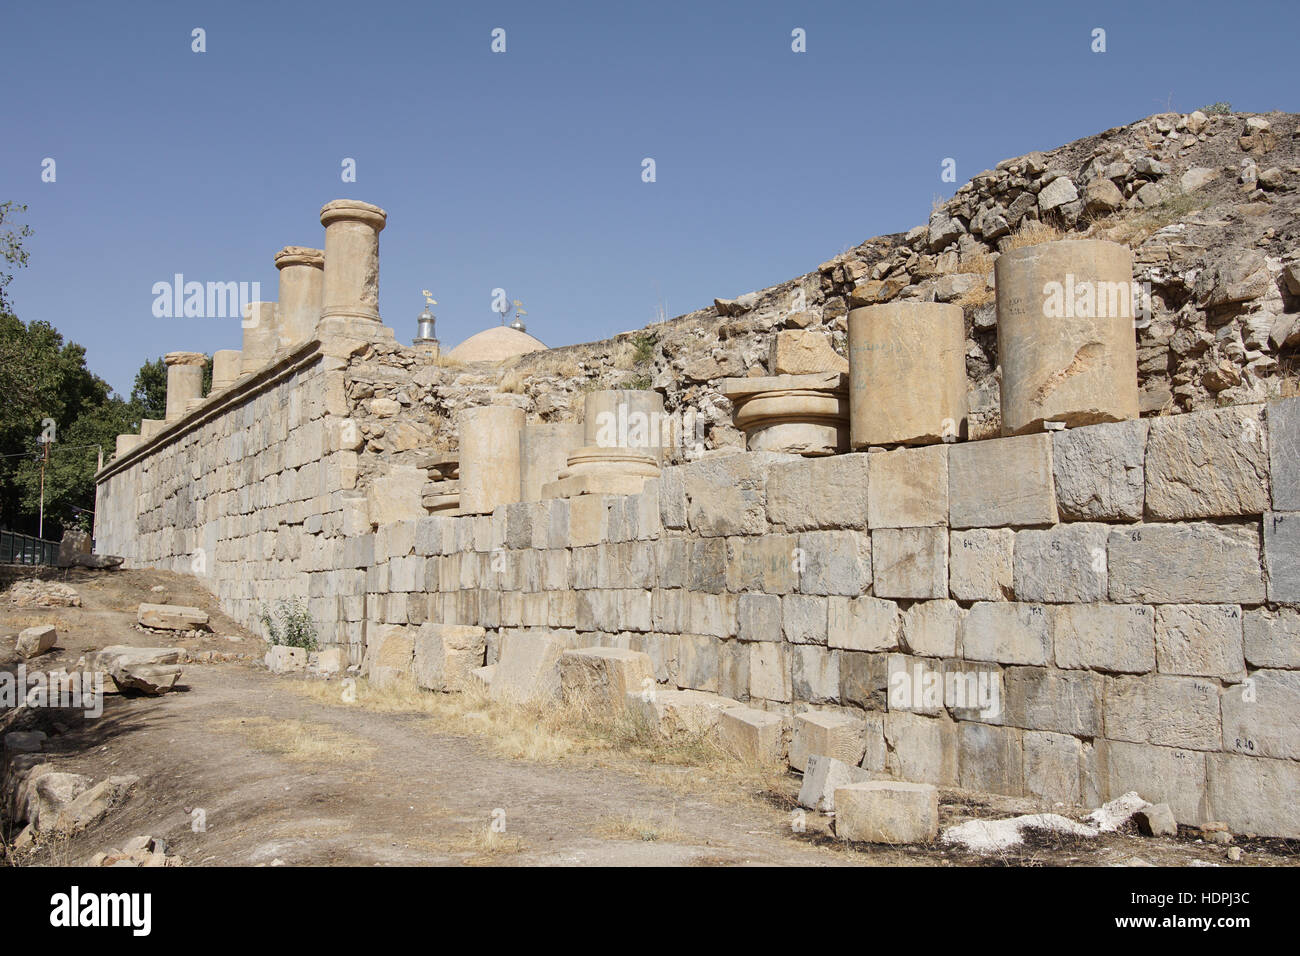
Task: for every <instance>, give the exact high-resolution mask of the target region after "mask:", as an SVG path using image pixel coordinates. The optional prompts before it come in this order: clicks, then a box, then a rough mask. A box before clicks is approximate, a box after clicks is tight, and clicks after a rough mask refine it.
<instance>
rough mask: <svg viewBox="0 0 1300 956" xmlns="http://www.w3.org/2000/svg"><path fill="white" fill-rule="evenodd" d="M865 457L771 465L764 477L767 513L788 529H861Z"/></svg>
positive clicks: (865, 495)
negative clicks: (765, 481)
mask: <svg viewBox="0 0 1300 956" xmlns="http://www.w3.org/2000/svg"><path fill="white" fill-rule="evenodd" d="M868 457H869V456H867V455H865V454H859V455H834V456H832V457H830V458H805V459H800V460H797V461H793V462H790V463H788V464H776V465H773V466H772V468H771V471H770V472H769V474H768V479H767V516H768V520H770V521H771V522H772V524H773V526H775V527H778V528H784V529H786V530H788V531H808V530H813V529H816V528H866V527H867V507H868V502H869V496H868V493H867V485H868V473H869V472H868Z"/></svg>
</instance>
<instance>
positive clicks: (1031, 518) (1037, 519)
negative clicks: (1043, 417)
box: [948, 434, 1057, 528]
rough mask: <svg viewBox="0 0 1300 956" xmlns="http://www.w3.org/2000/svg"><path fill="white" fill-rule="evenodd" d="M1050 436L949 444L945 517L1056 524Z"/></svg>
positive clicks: (993, 523)
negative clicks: (946, 514)
mask: <svg viewBox="0 0 1300 956" xmlns="http://www.w3.org/2000/svg"><path fill="white" fill-rule="evenodd" d="M1056 519H1057V512H1056V489H1055V485H1054V483H1053V481H1052V436H1051V435H1050V434H1041V435H1020V436H1017V437H1014V438H995V439H991V440H989V441H977V442H967V443H964V444H960V445H953V446H952V447H951V448H949V449H948V523H949V524H950V525H951V526H952V527H954V528H998V527H1004V526H1006V527H1024V526H1032V525H1048V524H1055V523H1056Z"/></svg>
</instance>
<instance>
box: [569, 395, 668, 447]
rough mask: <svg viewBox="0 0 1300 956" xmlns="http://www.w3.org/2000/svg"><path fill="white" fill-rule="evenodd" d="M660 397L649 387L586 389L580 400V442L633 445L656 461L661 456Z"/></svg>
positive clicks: (662, 424)
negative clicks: (590, 390) (584, 396)
mask: <svg viewBox="0 0 1300 956" xmlns="http://www.w3.org/2000/svg"><path fill="white" fill-rule="evenodd" d="M663 435H664V397H663V396H662V395H660V394H659V393H658V392H652V391H650V390H649V389H632V388H614V389H605V390H602V391H598V392H588V393H587V396H586V398H585V399H584V400H583V403H582V436H583V438H582V444H583V445H584V446H587V447H595V448H636V449H640V450H641V451H643V452H645V453H646V454H649V455H651V456H652V457H653V458H654V459H655V461H656V462H660V463H662V462H663V457H664V446H663V443H664V438H663Z"/></svg>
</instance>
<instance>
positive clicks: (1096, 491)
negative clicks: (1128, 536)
mask: <svg viewBox="0 0 1300 956" xmlns="http://www.w3.org/2000/svg"><path fill="white" fill-rule="evenodd" d="M1157 421H1159V419H1157ZM1148 427H1149V424H1148V422H1147V421H1146V420H1145V419H1134V420H1132V421H1126V422H1114V423H1107V424H1103V425H1089V426H1086V427H1084V428H1071V429H1068V430H1067V431H1063V432H1057V433H1056V434H1054V435H1053V436H1052V477H1053V479H1054V481H1055V483H1056V503H1057V507H1058V508H1059V510H1060V515H1061V518H1062V519H1063V520H1065V521H1139V520H1141V518H1142V507H1143V502H1144V500H1145V497H1144V495H1145V485H1144V484H1143V462H1144V461H1145V460H1146V446H1147V428H1148Z"/></svg>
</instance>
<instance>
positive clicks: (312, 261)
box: [275, 246, 325, 269]
mask: <svg viewBox="0 0 1300 956" xmlns="http://www.w3.org/2000/svg"><path fill="white" fill-rule="evenodd" d="M286 266H315V267H316V268H317V269H323V268H325V252H324V251H323V250H321V249H312V248H310V247H309V246H285V247H284V248H283V249H281V250H280V251H279V252H277V253H276V254H275V267H276V268H277V269H283V268H285V267H286Z"/></svg>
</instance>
